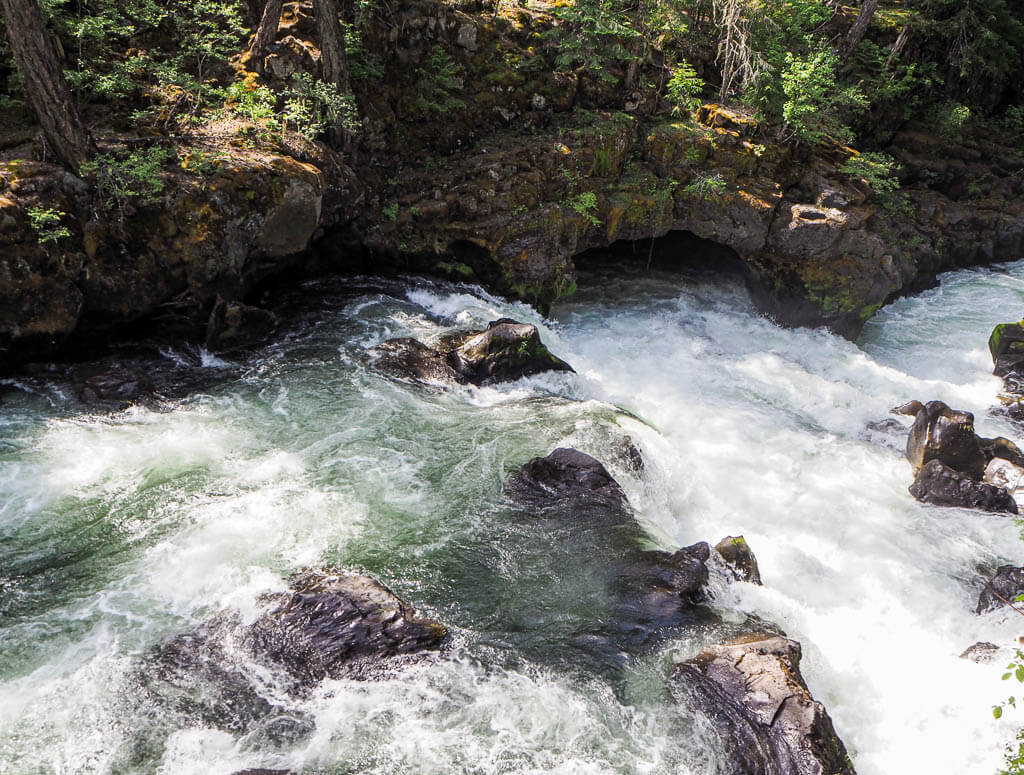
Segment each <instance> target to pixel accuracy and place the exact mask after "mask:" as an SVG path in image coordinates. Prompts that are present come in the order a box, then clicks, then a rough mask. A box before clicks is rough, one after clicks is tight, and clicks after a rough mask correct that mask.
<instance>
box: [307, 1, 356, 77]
mask: <svg viewBox="0 0 1024 775" xmlns="http://www.w3.org/2000/svg"><path fill="white" fill-rule="evenodd" d="M313 12H314V13H315V14H316V31H317V35H318V37H319V38H320V64H321V65H322V66H323V69H324V80H325V81H327V83H333V84H334V85H335V86H337V87H338V89H339V90H340V91H341V92H342V93H348V91H349V82H348V59H347V58H346V56H345V33H344V32H343V31H342V29H341V21H340V17H339V14H338V3H337V0H313Z"/></svg>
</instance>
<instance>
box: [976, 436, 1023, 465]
mask: <svg viewBox="0 0 1024 775" xmlns="http://www.w3.org/2000/svg"><path fill="white" fill-rule="evenodd" d="M978 441H979V442H980V443H981V451H982V452H984V453H985V459H986V460H988V461H989V462H991V461H992V460H993V459H994V458H1000V459H1002V460H1008V461H1009V462H1011V463H1013V464H1014V465H1015V466H1019V467H1021V468H1024V452H1021V451H1020V447H1018V446H1017V445H1016V444H1014V443H1013V442H1012V441H1010V440H1009V439H1006V438H1003V437H1002V436H996V437H995V438H994V439H986V438H983V437H980V436H979V437H978Z"/></svg>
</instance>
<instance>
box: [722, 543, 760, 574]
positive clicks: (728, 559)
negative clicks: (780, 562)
mask: <svg viewBox="0 0 1024 775" xmlns="http://www.w3.org/2000/svg"><path fill="white" fill-rule="evenodd" d="M715 551H716V552H718V553H719V554H720V555H722V559H723V560H725V564H726V566H727V567H728V568H729V570H730V571H731V572H732V574H733V576H734V577H735V579H736V580H737V581H748V582H750V583H751V584H757V585H760V584H761V571H760V570H759V569H758V567H757V558H756V557H755V556H754V553H753V552H752V551H751V550H750V546H749V544H747V541H746V539H745V538H744V537H743V536H726V537H725V538H723V539H722V540H721V541H719V542H718V544H717V545H716V546H715Z"/></svg>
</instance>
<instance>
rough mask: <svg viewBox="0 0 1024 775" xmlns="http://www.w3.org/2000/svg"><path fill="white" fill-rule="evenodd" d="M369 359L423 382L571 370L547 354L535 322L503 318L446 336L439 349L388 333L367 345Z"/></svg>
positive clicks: (483, 381) (475, 381)
mask: <svg viewBox="0 0 1024 775" xmlns="http://www.w3.org/2000/svg"><path fill="white" fill-rule="evenodd" d="M370 352H371V354H372V355H373V357H374V365H375V366H376V367H377V368H378V369H380V370H381V371H383V372H385V373H386V374H389V375H391V376H394V377H399V378H405V379H416V380H420V381H425V382H458V383H462V384H471V385H492V384H495V383H498V382H512V381H514V380H517V379H522V378H523V377H529V376H531V375H533V374H540V373H542V372H545V371H572V370H573V369H572V366H570V365H569V364H568V363H566V362H565V361H563V360H562V359H561V358H557V357H555V356H554V355H552V354H551V352H550V351H549V350H548V348H547V347H545V346H544V343H543V342H542V341H541V339H540V333H539V332H538V331H537V327H536V326H534V325H531V324H529V323H518V322H516V321H515V320H509V319H508V318H502V319H501V320H496V321H494V322H492V323H491V324H490V325H489V326H488V327H487V328H486V329H484V330H483V331H470V332H469V333H466V334H462V335H459V336H455V337H450V338H449V339H448V340H447V342H446V344H445V345H444V349H443V351H439V350H434V349H432V348H430V347H427V346H426V345H425V344H423V343H422V342H419V341H417V340H416V339H410V338H404V339H389V340H388V341H386V342H382V343H381V344H379V345H377V346H376V347H373V348H371V350H370Z"/></svg>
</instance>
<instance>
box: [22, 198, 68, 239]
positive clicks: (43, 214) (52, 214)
mask: <svg viewBox="0 0 1024 775" xmlns="http://www.w3.org/2000/svg"><path fill="white" fill-rule="evenodd" d="M65 215H67V213H65V212H62V211H60V210H54V209H52V208H50V207H46V208H43V207H30V208H29V210H28V220H29V223H30V224H31V225H32V229H33V231H35V233H36V239H37V240H38V241H39V244H40V245H46V244H48V243H51V242H52V243H57V242H59V241H60V240H62V239H64V238H66V237H70V236H71V230H70V229H69V228H68V227H67V226H65V225H63V224H62V223H61V219H62V218H64V216H65Z"/></svg>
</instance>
